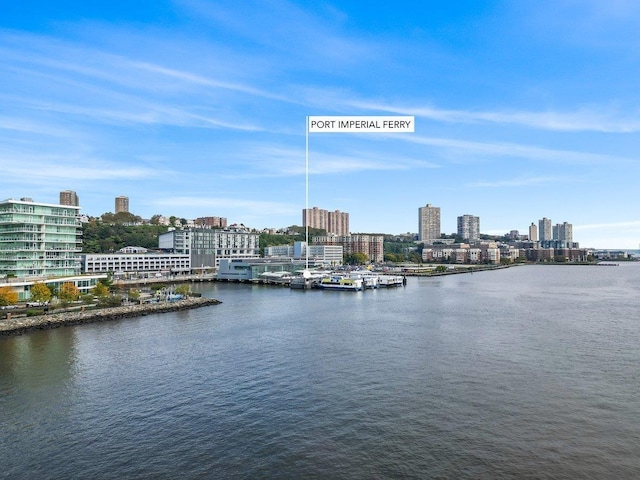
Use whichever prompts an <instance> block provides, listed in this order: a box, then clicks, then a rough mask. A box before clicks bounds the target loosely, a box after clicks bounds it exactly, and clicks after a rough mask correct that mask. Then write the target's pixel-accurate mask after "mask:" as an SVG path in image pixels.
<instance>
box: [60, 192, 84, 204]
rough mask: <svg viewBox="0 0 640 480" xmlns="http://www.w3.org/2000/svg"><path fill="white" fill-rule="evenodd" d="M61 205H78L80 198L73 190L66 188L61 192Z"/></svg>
mask: <svg viewBox="0 0 640 480" xmlns="http://www.w3.org/2000/svg"><path fill="white" fill-rule="evenodd" d="M60 205H67V206H70V207H78V206H79V205H80V199H79V198H78V195H77V194H76V192H74V191H73V190H65V191H64V192H60Z"/></svg>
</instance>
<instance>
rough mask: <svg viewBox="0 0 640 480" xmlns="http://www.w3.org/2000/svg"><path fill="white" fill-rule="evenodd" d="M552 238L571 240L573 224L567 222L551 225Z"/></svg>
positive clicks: (569, 241) (570, 241) (563, 240)
mask: <svg viewBox="0 0 640 480" xmlns="http://www.w3.org/2000/svg"><path fill="white" fill-rule="evenodd" d="M553 240H559V241H561V242H568V243H572V242H573V225H572V224H570V223H567V222H564V223H558V224H556V225H554V227H553Z"/></svg>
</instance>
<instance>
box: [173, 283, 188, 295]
mask: <svg viewBox="0 0 640 480" xmlns="http://www.w3.org/2000/svg"><path fill="white" fill-rule="evenodd" d="M189 292H191V287H189V285H187V284H186V283H183V284H182V285H178V286H177V287H176V293H177V294H178V295H184V296H185V297H186V296H188V295H189Z"/></svg>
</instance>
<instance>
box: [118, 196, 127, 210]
mask: <svg viewBox="0 0 640 480" xmlns="http://www.w3.org/2000/svg"><path fill="white" fill-rule="evenodd" d="M122 212H127V213H128V212H129V197H124V196H120V197H116V213H122Z"/></svg>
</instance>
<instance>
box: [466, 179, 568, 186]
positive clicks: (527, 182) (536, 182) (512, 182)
mask: <svg viewBox="0 0 640 480" xmlns="http://www.w3.org/2000/svg"><path fill="white" fill-rule="evenodd" d="M575 181H576V180H575V178H562V177H519V178H513V179H506V180H497V181H479V182H472V183H469V184H467V186H468V187H483V188H501V187H530V186H540V185H545V184H549V183H559V182H575Z"/></svg>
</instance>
